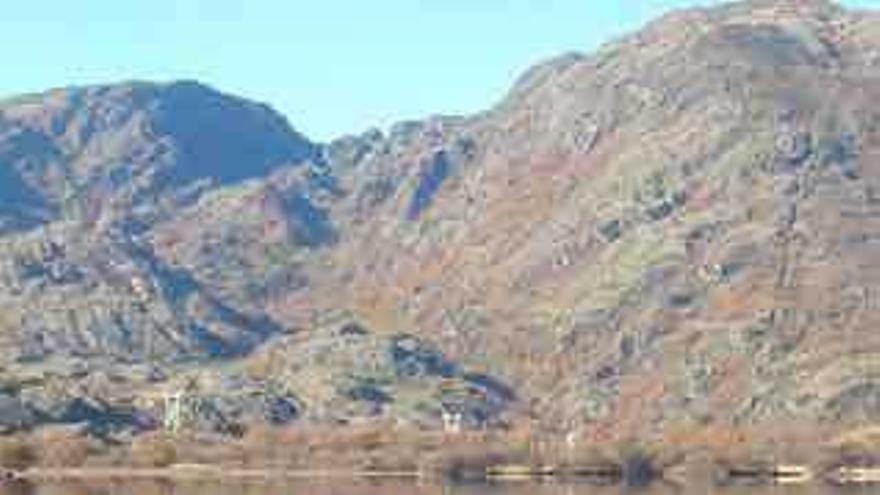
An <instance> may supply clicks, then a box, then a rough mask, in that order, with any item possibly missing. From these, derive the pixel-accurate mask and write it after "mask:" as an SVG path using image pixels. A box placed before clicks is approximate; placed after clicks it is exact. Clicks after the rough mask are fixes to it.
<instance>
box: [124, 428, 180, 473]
mask: <svg viewBox="0 0 880 495" xmlns="http://www.w3.org/2000/svg"><path fill="white" fill-rule="evenodd" d="M177 448H178V447H177V444H176V442H175V441H174V440H173V439H171V438H168V437H166V436H164V435H162V434H149V435H143V436H140V437H137V438H135V440H134V442H132V444H131V446H130V448H129V459H128V460H129V462H130V463H131V464H133V465H135V466H138V467H147V468H163V467H168V466H171V465H172V464H174V463H175V462H177V459H178V456H177Z"/></svg>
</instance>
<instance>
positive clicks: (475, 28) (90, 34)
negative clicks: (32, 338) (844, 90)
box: [0, 0, 880, 140]
mask: <svg viewBox="0 0 880 495" xmlns="http://www.w3.org/2000/svg"><path fill="white" fill-rule="evenodd" d="M713 3H719V2H717V1H713V0H701V1H695V0H372V1H370V0H76V1H58V0H21V1H19V0H14V1H9V2H5V4H4V5H3V14H2V19H0V53H2V56H3V59H4V69H3V77H2V78H0V95H12V94H16V93H23V92H30V91H38V90H43V89H47V88H51V87H56V86H62V85H68V84H87V83H97V82H114V81H120V80H127V79H150V80H161V81H164V80H172V79H198V80H201V81H203V82H206V83H208V84H211V85H213V86H215V87H217V88H219V89H221V90H223V91H227V92H232V93H236V94H240V95H243V96H247V97H251V98H255V99H258V100H261V101H265V102H268V103H270V104H272V105H273V106H274V107H275V108H277V109H278V110H280V111H282V112H283V113H285V114H286V115H287V116H288V117H289V119H290V120H291V122H292V123H293V125H294V126H295V127H296V128H298V129H300V130H301V131H303V132H305V133H306V134H307V135H309V136H310V137H312V138H313V139H318V140H324V139H330V138H332V137H335V136H339V135H341V134H345V133H350V132H359V131H362V130H364V129H365V128H367V127H369V126H372V125H376V126H379V127H385V126H387V125H389V124H390V123H392V122H394V121H397V120H401V119H406V118H418V117H423V116H425V115H428V114H431V113H468V112H473V111H477V110H480V109H483V108H486V107H488V106H489V105H491V104H492V103H493V102H494V101H496V100H498V99H499V98H500V97H501V96H502V95H503V94H504V92H505V91H506V90H507V89H508V87H509V86H510V85H511V83H512V82H513V80H514V79H515V78H516V77H517V75H519V74H520V73H521V72H522V71H524V70H525V69H526V68H528V67H529V66H530V65H532V64H533V63H535V62H538V61H540V60H542V59H544V58H547V57H550V56H553V55H556V54H559V53H562V52H565V51H571V50H577V51H589V50H591V49H593V48H595V47H597V46H598V45H599V44H601V43H602V42H604V41H607V40H609V39H610V38H613V37H615V36H618V35H620V34H622V33H624V32H627V31H630V30H633V29H636V28H638V27H639V26H640V25H641V24H643V23H644V22H646V21H648V20H650V19H651V18H652V17H655V16H657V15H659V14H661V13H663V12H664V11H666V10H669V9H671V8H676V7H682V6H687V5H698V4H699V5H710V4H713ZM842 3H844V4H847V5H853V6H861V7H872V6H873V7H880V0H846V1H844V2H842Z"/></svg>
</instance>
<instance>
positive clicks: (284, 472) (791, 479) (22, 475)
mask: <svg viewBox="0 0 880 495" xmlns="http://www.w3.org/2000/svg"><path fill="white" fill-rule="evenodd" d="M779 468H781V469H766V470H757V471H756V470H749V469H741V470H740V469H736V468H733V469H729V470H727V472H726V473H725V474H726V477H724V479H725V480H726V481H728V482H733V483H732V484H737V483H741V482H749V483H751V482H755V481H758V482H762V483H765V484H775V485H781V484H799V485H806V484H823V483H826V484H827V483H830V484H834V485H847V486H859V485H861V486H864V485H873V484H878V483H880V467H873V466H872V467H868V466H862V467H853V466H842V467H839V468H837V469H834V470H833V471H831V472H828V473H824V474H825V475H824V476H823V475H821V474H820V473H814V472H813V471H812V470H811V469H809V468H807V467H805V466H779ZM585 472H592V473H593V474H591V475H590V476H584V475H582V474H579V473H585ZM596 473H597V471H594V470H589V469H586V468H584V469H583V470H578V469H575V470H572V469H551V468H549V467H546V466H545V467H535V466H525V465H523V466H519V465H510V466H487V467H485V469H482V470H474V471H473V472H469V473H468V474H471V475H473V476H465V477H464V478H462V480H459V481H477V480H483V481H486V482H504V481H508V482H528V481H548V480H550V481H559V482H563V483H566V482H572V481H578V480H583V481H588V480H593V481H595V480H597V479H600V478H601V479H607V480H612V479H614V480H615V481H621V479H620V476H619V475H612V474H610V473H609V474H604V475H603V474H599V475H597V474H596ZM0 474H3V475H5V476H0V484H2V483H3V482H5V481H25V482H31V483H46V482H64V481H83V480H90V481H118V480H129V481H131V480H136V481H145V480H146V481H149V480H167V481H211V480H218V481H219V480H223V481H228V480H237V481H245V482H247V481H260V482H271V481H283V480H413V481H425V480H428V481H432V482H443V481H448V480H450V479H452V480H453V481H456V480H455V478H454V477H453V478H450V477H449V476H445V475H444V474H442V473H433V472H425V471H363V470H346V469H285V468H226V467H223V466H213V465H209V464H204V465H202V464H180V465H174V466H170V467H165V468H139V467H80V468H30V469H27V470H24V471H12V470H8V471H3V470H0ZM660 478H661V479H667V478H666V477H664V476H660ZM667 481H678V482H682V481H685V482H686V479H685V480H681V479H678V480H673V479H667Z"/></svg>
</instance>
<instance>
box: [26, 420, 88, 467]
mask: <svg viewBox="0 0 880 495" xmlns="http://www.w3.org/2000/svg"><path fill="white" fill-rule="evenodd" d="M34 443H35V444H36V446H37V448H36V450H37V457H38V463H39V465H40V466H43V467H65V468H70V467H80V466H82V465H83V464H85V462H86V460H87V459H88V458H89V454H90V449H89V441H88V439H87V438H86V437H85V436H83V435H82V434H80V433H78V432H74V431H67V430H63V429H48V430H45V431H41V432H39V433H37V434H36V438H35V441H34Z"/></svg>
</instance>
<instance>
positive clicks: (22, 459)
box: [0, 438, 37, 471]
mask: <svg viewBox="0 0 880 495" xmlns="http://www.w3.org/2000/svg"><path fill="white" fill-rule="evenodd" d="M36 460H37V456H36V455H35V453H34V449H33V447H32V446H31V445H29V444H28V443H27V442H25V441H24V440H22V439H20V438H0V467H4V468H6V469H14V470H16V471H22V470H25V469H27V468H29V467H31V466H33V465H34V464H35V463H36Z"/></svg>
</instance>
